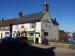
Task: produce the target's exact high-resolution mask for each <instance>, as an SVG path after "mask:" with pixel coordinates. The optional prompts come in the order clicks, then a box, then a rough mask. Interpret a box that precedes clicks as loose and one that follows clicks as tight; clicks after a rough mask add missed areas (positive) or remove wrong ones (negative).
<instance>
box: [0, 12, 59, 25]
mask: <svg viewBox="0 0 75 56" xmlns="http://www.w3.org/2000/svg"><path fill="white" fill-rule="evenodd" d="M45 13H46V12H37V13H33V14H29V15H25V16H21V17H17V18H14V19H8V20H4V21H2V22H0V26H8V25H10V24H12V23H13V24H23V23H32V22H38V21H41V19H42V17H43V16H44V14H45ZM51 20H52V23H53V24H54V25H59V24H58V23H57V22H56V21H55V20H53V19H51Z"/></svg>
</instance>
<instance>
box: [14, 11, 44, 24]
mask: <svg viewBox="0 0 75 56" xmlns="http://www.w3.org/2000/svg"><path fill="white" fill-rule="evenodd" d="M43 15H44V13H42V12H37V13H33V14H30V15H25V16H22V17H17V18H16V19H17V20H16V22H15V24H22V23H32V22H36V21H40V20H41V19H42V17H43Z"/></svg>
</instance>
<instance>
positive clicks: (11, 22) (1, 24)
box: [0, 19, 16, 26]
mask: <svg viewBox="0 0 75 56" xmlns="http://www.w3.org/2000/svg"><path fill="white" fill-rule="evenodd" d="M15 21H16V20H15V19H8V20H4V21H0V26H9V25H10V24H13V23H14V22H15Z"/></svg>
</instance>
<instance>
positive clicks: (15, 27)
mask: <svg viewBox="0 0 75 56" xmlns="http://www.w3.org/2000/svg"><path fill="white" fill-rule="evenodd" d="M30 24H31V23H25V24H18V25H13V27H12V32H13V33H14V31H16V32H17V31H24V30H25V31H34V30H35V32H39V33H40V34H41V22H36V27H35V28H31V25H30ZM22 25H23V26H24V27H25V28H23V29H22V28H21V26H22ZM38 38H39V43H41V40H40V37H38ZM34 43H35V34H34Z"/></svg>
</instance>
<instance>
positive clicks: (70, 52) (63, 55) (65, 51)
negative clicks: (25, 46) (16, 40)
mask: <svg viewBox="0 0 75 56" xmlns="http://www.w3.org/2000/svg"><path fill="white" fill-rule="evenodd" d="M33 46H37V47H41V48H48V47H51V46H43V45H40V44H33ZM54 52H55V54H56V56H75V49H69V48H60V47H57V48H56V49H55V50H54Z"/></svg>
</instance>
